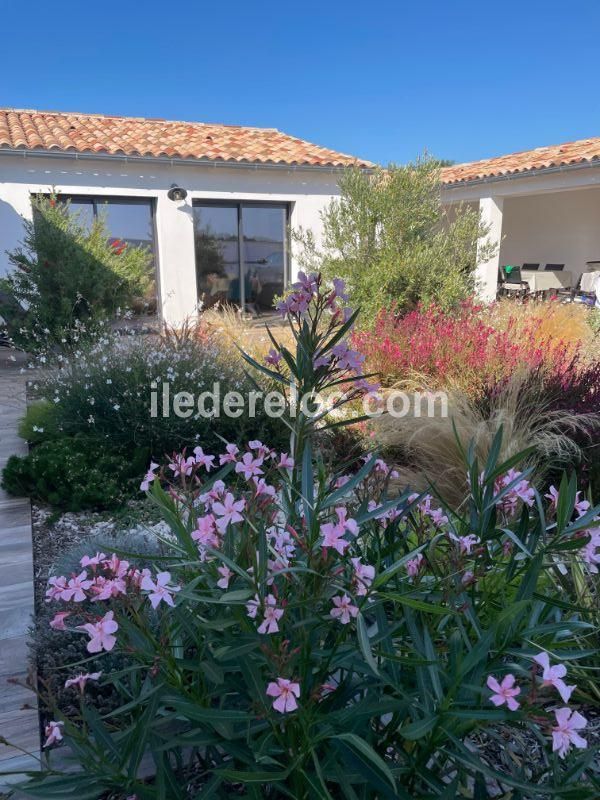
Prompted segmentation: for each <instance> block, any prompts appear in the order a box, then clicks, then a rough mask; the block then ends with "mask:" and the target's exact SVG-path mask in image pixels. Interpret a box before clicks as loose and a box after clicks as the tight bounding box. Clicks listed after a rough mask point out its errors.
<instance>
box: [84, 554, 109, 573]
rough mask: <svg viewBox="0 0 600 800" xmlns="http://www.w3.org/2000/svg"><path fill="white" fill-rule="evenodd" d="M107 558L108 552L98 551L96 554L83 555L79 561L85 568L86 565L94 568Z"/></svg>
mask: <svg viewBox="0 0 600 800" xmlns="http://www.w3.org/2000/svg"><path fill="white" fill-rule="evenodd" d="M105 558H106V553H96V555H95V556H83V558H82V559H81V561H80V562H79V563H80V564H81V566H82V567H83V568H84V569H85V568H86V567H91V568H92V569H94V568H95V567H97V566H99V565H100V564H101V563H102V562H103V561H104V560H105Z"/></svg>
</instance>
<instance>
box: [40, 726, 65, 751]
mask: <svg viewBox="0 0 600 800" xmlns="http://www.w3.org/2000/svg"><path fill="white" fill-rule="evenodd" d="M64 724H65V723H64V722H55V721H54V720H52V721H51V722H49V723H48V724H47V725H46V727H45V728H44V736H45V737H46V741H45V742H44V747H50V745H52V744H56V742H62V739H63V735H62V730H61V728H62V727H63V726H64Z"/></svg>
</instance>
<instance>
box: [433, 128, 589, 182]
mask: <svg viewBox="0 0 600 800" xmlns="http://www.w3.org/2000/svg"><path fill="white" fill-rule="evenodd" d="M599 159H600V138H596V139H581V140H580V141H578V142H566V143H565V144H557V145H552V146H550V147H537V148H536V149H535V150H527V151H524V152H522V153H511V154H510V155H507V156H498V157H497V158H487V159H485V160H483V161H471V162H470V163H468V164H454V165H453V166H451V167H445V168H444V169H443V170H442V181H443V183H445V184H455V183H465V182H467V181H474V180H481V179H482V178H492V177H498V176H502V175H518V174H520V173H527V172H532V171H534V170H538V169H547V168H548V167H558V166H568V165H573V164H584V163H589V162H591V161H598V160H599Z"/></svg>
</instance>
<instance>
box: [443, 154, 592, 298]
mask: <svg viewBox="0 0 600 800" xmlns="http://www.w3.org/2000/svg"><path fill="white" fill-rule="evenodd" d="M442 202H443V203H444V204H445V205H446V207H447V208H448V210H449V213H450V215H451V214H452V213H453V211H454V209H456V207H457V206H458V204H459V203H463V204H468V205H469V206H470V207H475V208H476V207H479V210H480V212H481V214H482V218H483V219H484V221H485V222H486V223H487V224H488V225H489V226H490V239H491V240H493V241H495V242H499V243H500V249H499V251H498V252H497V256H496V257H495V258H494V259H491V260H490V261H488V262H486V264H480V265H479V268H478V277H479V295H480V297H481V298H482V299H484V300H493V299H494V297H495V294H496V280H497V275H498V265H502V264H524V263H539V264H540V265H544V264H548V263H553V264H564V265H565V270H570V271H572V273H573V277H574V280H575V281H576V280H577V279H578V278H579V276H580V275H581V273H582V272H584V271H585V270H586V261H598V260H600V165H599V164H598V162H593V163H592V164H589V165H583V166H577V165H576V166H574V167H573V168H570V167H564V168H557V169H549V170H547V171H542V172H540V173H529V174H527V175H520V176H519V175H514V176H505V177H503V178H501V179H497V180H496V179H489V180H482V181H472V182H467V183H463V184H458V185H456V186H447V187H444V189H443V190H442Z"/></svg>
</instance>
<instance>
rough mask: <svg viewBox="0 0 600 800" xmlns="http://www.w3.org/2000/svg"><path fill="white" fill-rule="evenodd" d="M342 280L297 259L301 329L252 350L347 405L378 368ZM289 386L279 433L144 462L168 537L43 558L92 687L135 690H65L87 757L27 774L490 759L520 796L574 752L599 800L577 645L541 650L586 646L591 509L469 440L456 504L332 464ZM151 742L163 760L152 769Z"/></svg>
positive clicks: (294, 300)
mask: <svg viewBox="0 0 600 800" xmlns="http://www.w3.org/2000/svg"><path fill="white" fill-rule="evenodd" d="M343 294H344V288H343V286H342V285H341V284H339V283H338V284H337V285H336V286H335V287H334V288H333V289H332V288H331V287H325V286H324V284H323V281H322V278H321V276H320V275H301V276H300V281H299V283H298V284H297V285H296V286H294V287H292V292H291V294H290V295H289V296H287V297H286V298H285V299H284V300H283V301H282V303H281V306H280V309H281V311H282V312H283V313H285V314H287V315H288V323H289V324H290V325H291V328H292V331H293V333H294V337H295V342H296V350H295V351H294V352H292V351H291V350H289V349H286V347H284V346H283V345H281V344H280V343H279V342H277V340H276V339H275V337H274V336H273V337H272V344H273V348H272V350H273V353H272V354H271V355H272V356H273V357H272V358H271V359H270V360H269V362H268V363H267V364H258V363H257V362H255V361H254V360H253V359H252V358H250V357H248V358H247V360H248V363H249V364H250V365H251V366H253V367H254V368H255V369H257V370H259V371H262V373H263V375H265V374H266V376H267V377H268V378H269V380H270V381H273V383H274V384H277V385H279V386H280V387H281V389H282V391H288V390H289V387H290V384H294V385H295V388H296V389H297V391H298V394H299V395H306V394H308V393H310V392H312V391H319V392H320V391H327V390H328V389H330V388H332V386H333V388H335V387H336V386H340V385H343V386H344V388H345V391H346V394H345V397H344V399H343V400H341V401H340V403H341V405H343V404H344V402H346V401H348V402H349V401H350V400H353V399H355V398H357V397H360V395H361V393H362V391H364V389H362V388H361V386H362V381H363V380H367V381H368V378H369V376H368V375H364V374H363V361H362V358H360V357H359V356H358V355H356V354H355V353H354V352H353V348H354V346H353V344H352V340H351V338H350V337H351V329H352V325H353V322H354V317H355V315H354V314H353V313H352V312H351V311H348V310H346V309H345V308H344V307H343V305H342V303H341V302H340V301H341V300H342V295H343ZM278 355H279V356H281V358H277V357H275V356H278ZM442 356H443V353H442ZM316 362H318V365H317V366H316V367H315V363H316ZM291 403H292V400H291V396H290V408H288V409H287V416H286V418H285V421H286V423H287V424H289V426H290V429H291V434H292V435H291V437H290V444H289V448H287V450H286V452H283V453H282V452H281V447H278V448H277V450H274V449H272V448H271V447H270V446H269V445H268V444H265V443H263V442H260V441H258V440H252V441H250V442H248V443H247V444H242V443H241V442H238V443H236V444H224V445H223V447H222V448H221V450H222V452H214V453H207V452H205V450H204V449H202V450H201V452H200V449H198V452H197V453H196V454H195V455H194V456H193V457H190V456H188V455H187V454H186V453H187V451H186V450H185V449H184V450H183V451H182V452H181V453H175V454H173V455H172V457H171V458H169V459H168V462H167V463H166V464H164V465H163V468H162V469H160V470H158V469H152V470H151V472H152V474H153V475H155V477H154V478H152V479H151V480H150V479H149V480H148V487H149V489H148V495H149V499H150V500H151V501H152V502H153V503H154V504H155V506H156V508H157V509H158V510H159V511H160V513H161V515H162V518H163V520H164V522H165V523H166V525H168V528H169V531H170V535H164V534H161V536H160V543H161V552H160V555H157V556H149V555H144V554H138V555H136V556H135V557H134V556H132V555H130V554H128V556H127V559H129V560H125V559H124V558H123V557H121V556H120V555H119V554H118V553H113V554H112V555H111V556H110V557H106V556H105V555H104V554H103V553H96V554H95V555H93V554H91V553H90V554H89V556H88V557H87V558H88V560H87V561H86V563H85V566H83V565H81V567H80V565H76V567H75V569H74V571H73V574H69V575H53V576H52V577H51V578H50V580H49V585H48V590H47V602H48V603H49V604H53V605H56V607H57V608H58V614H57V615H56V616H55V619H56V622H55V623H54V627H55V628H57V630H56V631H55V632H53V633H52V636H56V637H62V636H64V635H65V633H64V631H62V630H61V629H62V628H64V629H65V630H66V631H67V632H68V633H69V634H71V635H75V634H77V635H79V634H82V633H85V634H87V638H88V639H89V641H87V651H88V652H87V654H85V659H86V666H85V667H84V668H83V667H82V666H80V665H79V664H78V665H77V666H76V667H75V665H65V669H68V673H67V675H66V677H67V678H68V679H69V680H71V681H75V682H76V683H74V684H72V686H75V685H76V686H78V687H79V685H80V684H79V682H81V681H84V679H85V678H86V676H87V673H83V672H82V670H83V669H85V670H89V672H90V673H91V674H92V675H93V674H94V673H93V672H92V670H94V671H95V672H100V671H102V689H104V688H105V687H110V689H111V691H113V692H114V693H116V694H117V696H118V698H119V703H118V705H117V707H116V708H114V709H113V710H109V711H108V712H106V713H103V714H102V715H97V714H96V715H94V714H93V713H88V712H89V701H90V697H89V696H90V695H91V696H93V695H95V694H96V693H95V692H85V693H84V692H80V693H79V694H80V702H81V713H78V714H71V713H69V714H68V715H66V714H65V713H64V712H63V710H62V709H60V708H58V709H57V710H56V711H55V712H54V713H53V716H54V718H62V719H64V720H65V726H64V738H65V740H66V743H67V744H68V745H71V744H73V747H72V752H73V753H74V754H75V758H76V759H78V760H79V762H80V764H81V771H80V772H79V773H77V772H75V773H67V772H60V770H58V772H59V776H57V772H55V771H54V770H53V769H50V770H45V769H44V768H42V769H41V770H40V773H39V775H37V776H34V777H33V778H31V780H32V781H34V782H35V785H36V786H37V787H38V789H37V791H38V795H37V796H43V791H44V789H45V787H46V786H50V787H52V786H53V783H52V782H53V781H56V780H57V779H58V778H60V780H61V781H63V783H61V785H60V786H61V791H62V790H63V787H65V788H64V791H65V793H67V790H68V794H69V796H70V795H73V796H76V792H80V791H82V790H81V786H85V787H86V791H88V788H89V791H88V794H89V796H90V797H94V796H95V797H97V798H101V797H106V796H111V795H114V796H116V797H120V796H132V795H137V796H139V797H144V798H148V800H159V797H160V796H161V795H160V794H159V793H160V792H161V791H163V788H164V792H167V795H168V796H169V797H170V796H171V795H170V794H169V792H170V793H171V794H172V795H173V798H174V800H175V798H177V800H192V797H194V795H195V796H198V793H203V792H204V791H205V790H206V791H209V792H213V794H214V796H215V797H216V798H219V797H223V798H225V797H232V796H234V795H236V794H244V793H245V794H248V795H249V796H250V794H253V795H256V797H258V796H259V794H260V796H261V797H263V796H264V797H265V800H283V798H284V797H294V798H298V800H300V798H302V799H303V800H304V798H307V799H308V798H312V797H313V796H314V797H317V796H318V797H323V798H326V797H335V798H336V799H337V798H338V797H339V798H346V797H348V798H351V797H358V798H360V800H383V799H384V798H398V797H401V798H406V800H408V799H409V798H416V797H425V796H427V797H432V798H435V797H440V798H443V797H448V792H449V791H450V792H452V791H455V790H456V789H455V787H458V786H461V787H468V786H475V785H477V782H479V783H480V776H481V773H482V772H484V774H485V776H486V781H489V782H490V786H491V785H492V784H494V786H495V789H496V788H497V789H498V791H497V794H498V795H500V794H501V793H503V794H506V793H507V791H510V789H511V787H518V791H519V792H520V793H521V796H522V797H523V798H524V800H525V798H527V800H530V798H531V800H533V798H535V800H538V798H539V799H540V800H541V798H546V797H550V796H552V795H553V794H554V795H555V794H556V790H557V788H559V787H562V786H564V785H567V786H568V785H569V781H570V777H569V776H570V775H572V774H575V773H577V774H578V775H580V776H582V778H581V783H582V790H583V793H582V794H581V800H593V798H594V795H593V792H594V791H595V789H594V787H593V785H591V783H590V784H589V785H588V783H586V780H587V779H586V778H585V777H584V776H585V775H587V774H591V772H590V771H591V770H592V769H593V764H592V763H591V762H590V760H589V759H588V760H587V761H585V762H584V761H583V760H582V759H583V758H584V754H582V753H580V752H579V749H580V748H581V742H582V741H585V740H583V739H581V738H580V732H581V731H582V729H583V727H584V726H585V719H584V718H583V717H582V716H581V714H580V713H579V711H577V709H576V706H575V703H576V702H577V700H578V698H577V695H576V692H575V690H574V689H573V688H572V687H571V686H567V685H566V683H565V687H566V689H567V691H568V692H569V701H568V702H569V703H570V708H565V709H564V710H561V709H558V712H560V713H558V712H556V713H555V711H554V710H553V706H552V705H550V704H551V703H552V702H553V701H555V700H557V699H558V698H559V697H560V694H559V692H561V690H562V691H564V690H563V689H562V683H564V678H565V677H566V672H564V673H563V671H562V669H560V667H561V666H565V665H561V664H557V665H554V666H552V665H551V664H550V661H549V660H548V662H547V664H546V663H541V667H542V670H543V672H542V674H541V676H538V674H537V673H536V671H537V670H538V666H537V664H536V665H535V667H534V669H532V658H533V655H532V641H533V640H534V639H535V642H536V644H535V651H534V652H536V653H543V652H544V651H546V650H548V651H550V652H552V653H555V654H556V655H557V657H558V656H559V654H560V653H561V652H566V651H568V650H570V649H572V648H574V647H575V644H574V636H573V629H572V627H571V623H572V621H573V620H575V621H576V622H578V621H579V619H580V617H579V616H578V615H579V611H578V610H577V611H576V612H573V614H572V615H570V614H569V613H568V612H566V611H565V610H564V605H565V601H564V599H563V598H562V597H561V598H560V602H559V601H558V600H556V602H555V598H554V596H553V594H552V593H551V592H549V591H548V586H549V585H551V583H550V582H551V579H552V577H553V576H554V570H555V565H556V564H557V562H560V563H561V565H562V566H564V567H565V569H567V570H568V567H569V557H568V554H569V553H571V554H577V553H578V552H579V551H580V550H581V549H582V547H583V546H584V544H585V543H584V542H582V541H581V537H582V536H584V535H585V534H584V533H583V532H584V531H585V530H586V529H588V528H589V525H590V522H589V520H590V518H591V516H593V515H594V509H590V510H589V511H587V512H586V515H585V516H584V517H576V513H577V512H576V511H575V509H574V508H573V509H568V512H571V511H572V513H570V515H569V513H567V514H566V515H565V516H566V517H567V519H565V520H561V525H560V526H558V525H557V524H556V522H555V521H554V520H552V519H551V517H552V512H550V511H549V513H548V517H549V521H548V522H544V521H542V518H541V516H540V514H539V510H538V505H537V502H536V500H537V498H536V492H535V490H534V489H533V483H530V482H529V478H530V476H529V472H527V471H525V472H523V473H519V472H518V459H517V458H516V457H515V458H514V459H512V460H511V461H510V462H508V463H504V464H503V463H499V462H498V461H497V460H494V459H493V458H491V459H490V463H487V464H485V465H483V468H482V465H480V464H478V463H477V459H476V458H475V457H474V456H473V455H472V453H471V452H468V453H467V454H466V457H465V460H466V462H467V463H466V464H465V469H466V470H468V476H469V477H468V480H469V485H470V486H471V487H472V492H471V496H470V497H468V498H467V500H466V501H465V504H464V505H463V506H461V508H459V509H453V508H450V507H448V506H447V505H446V504H445V503H443V502H442V501H439V502H437V501H436V502H434V499H433V498H434V491H433V490H432V494H429V495H414V494H412V493H411V491H410V490H409V489H407V490H406V491H404V492H402V493H401V494H400V495H398V494H396V493H394V492H393V491H392V490H391V488H390V480H391V479H392V478H393V470H392V469H391V467H389V466H388V465H387V464H386V463H385V461H383V460H382V459H381V458H380V457H379V455H378V454H376V453H374V454H371V457H367V458H366V459H363V458H357V459H356V460H355V461H352V462H351V463H344V464H343V465H340V469H339V473H338V472H335V471H333V474H332V473H331V472H330V471H329V470H328V469H327V468H326V466H325V463H324V460H323V458H322V455H321V452H320V448H319V444H320V441H321V440H320V439H319V438H318V432H319V430H320V429H321V428H323V427H324V426H327V425H329V424H331V422H332V420H331V419H330V418H329V417H328V416H323V417H321V418H320V419H315V418H313V417H312V416H311V415H309V414H305V413H303V412H302V410H301V409H300V410H299V412H298V413H297V414H296V415H294V414H292V413H291ZM194 444H196V443H194ZM499 445H500V441H499V440H498V441H497V442H496V443H495V446H494V447H493V448H492V452H500V451H501V449H500V446H499ZM200 446H203V443H202V442H200V443H199V448H200ZM216 464H219V465H220V469H219V470H218V471H217V468H216V466H215V465H216ZM169 465H173V467H174V468H170V466H169ZM513 484H514V485H513ZM513 490H514V491H513ZM562 492H563V486H561V489H560V494H562ZM568 496H569V497H572V498H573V499H574V498H575V491H574V487H571V488H570V489H569V493H568ZM532 499H533V500H534V501H535V502H532ZM560 505H561V507H562V505H564V503H561V504H560ZM571 505H573V506H574V502H573V503H571ZM598 513H599V512H598V510H596V515H597V514H598ZM585 541H587V539H586V540H585ZM81 569H83V570H84V571H86V572H87V574H86V575H83V574H82V573H81V571H80V570H81ZM71 581H74V583H73V584H72V585H71V586H70V585H69V584H70V582H71ZM88 582H89V585H87V584H88ZM75 584H77V585H75ZM84 584H85V585H84ZM65 591H66V592H67V598H68V599H65V597H64V592H65ZM80 592H83V594H84V596H85V597H84V600H78V599H76V596H79V593H80ZM60 614H62V615H63V616H62V617H58V615H60ZM57 617H58V618H57ZM53 622H54V620H53ZM575 629H576V630H577V628H575ZM536 631H539V633H536ZM85 646H86V645H85V640H84V639H83V637H82V638H81V648H82V650H83V649H84V647H85ZM107 653H110V655H109V656H108V657H107ZM90 655H91V656H92V658H90V657H89V656H90ZM113 660H114V662H116V664H117V665H116V666H112V665H113ZM563 660H564V661H567V659H566V658H563ZM542 661H543V662H544V659H543V658H542ZM509 665H510V666H509ZM508 669H511V670H512V671H511V673H510V674H508V675H507V674H506V672H507V670H508ZM569 669H571V667H569ZM80 672H81V673H82V674H81V675H80V674H79V673H80ZM496 675H500V676H504V677H502V679H501V680H499V679H498V678H496V677H495V676H496ZM528 675H529V676H530V680H529V684H527V676H528ZM483 676H488V678H487V681H485V678H484V677H483ZM87 680H88V681H89V680H91V677H90V678H87ZM561 682H562V683H561ZM578 682H579V679H578ZM485 683H487V688H486V686H485ZM543 684H545V686H543ZM84 685H85V683H84ZM488 690H489V691H488ZM490 693H491V694H490ZM549 696H550V699H548V698H549ZM565 702H567V701H565ZM490 704H491V705H492V706H493V708H490ZM55 725H58V723H55ZM498 725H502V734H503V735H505V731H507V730H508V731H510V726H512V725H518V726H519V730H521V731H522V730H526V731H527V730H529V731H531V734H532V736H535V737H537V739H540V736H541V737H543V740H544V741H545V742H546V747H547V751H548V755H547V756H544V757H541V758H539V759H536V760H535V761H533V762H532V760H531V759H530V758H529V754H528V753H518V756H519V757H516V758H515V759H512V758H511V759H510V760H507V761H506V762H505V763H503V766H502V770H496V769H495V767H494V766H493V765H490V761H489V759H488V758H487V757H486V756H485V755H484V754H483V753H481V752H480V751H479V749H478V747H479V745H478V742H479V741H480V738H479V737H478V734H479V733H480V732H482V731H485V730H486V729H490V728H491V735H492V738H493V737H494V736H496V735H497V726H498ZM59 733H60V727H59ZM61 735H62V733H61ZM521 738H522V737H520V736H515V737H514V742H511V748H512V747H513V746H514V747H515V748H518V747H519V742H520V741H521ZM59 741H60V739H59V737H58V736H57V735H55V736H54V738H52V740H51V743H52V744H55V743H58V742H59ZM467 743H468V746H467ZM573 745H574V747H573ZM553 747H554V749H555V751H556V752H558V753H559V756H560V758H555V759H552V758H551V757H550V754H551V751H552V748H553ZM145 754H148V755H149V756H150V757H151V758H152V763H153V764H154V768H155V770H156V777H155V779H154V781H155V782H154V783H152V782H148V781H143V780H142V779H141V778H139V777H138V775H139V764H140V760H141V758H142V757H143V756H144V755H145ZM563 757H564V764H563ZM520 763H523V764H526V768H525V767H521V766H520ZM484 765H485V767H484ZM440 776H452V777H451V778H450V780H452V781H454V782H455V783H454V784H449V783H447V782H446V781H445V780H442V779H441V778H440ZM165 787H166V788H165ZM188 787H192V788H189V790H188ZM257 787H260V788H258V789H257ZM507 787H509V788H507ZM588 788H589V789H590V791H589V792H587V789H588ZM495 789H494V791H495ZM155 790H156V791H155ZM94 792H95V793H96V794H95V795H94ZM164 792H163V794H164ZM586 792H587V794H586ZM40 793H41V794H40ZM167 795H165V796H167Z"/></svg>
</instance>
